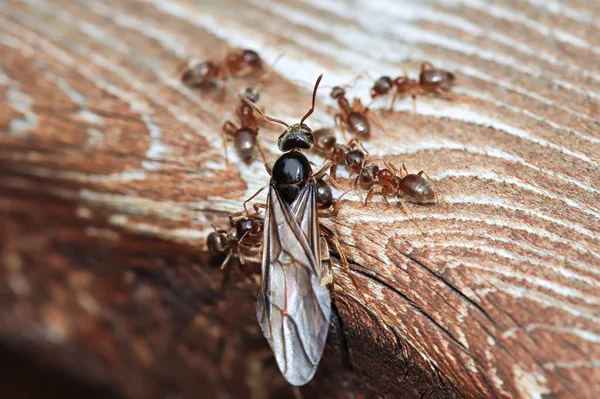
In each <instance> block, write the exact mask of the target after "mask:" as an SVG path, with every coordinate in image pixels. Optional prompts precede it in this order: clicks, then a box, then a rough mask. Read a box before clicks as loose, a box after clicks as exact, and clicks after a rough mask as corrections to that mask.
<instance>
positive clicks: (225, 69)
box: [179, 49, 267, 88]
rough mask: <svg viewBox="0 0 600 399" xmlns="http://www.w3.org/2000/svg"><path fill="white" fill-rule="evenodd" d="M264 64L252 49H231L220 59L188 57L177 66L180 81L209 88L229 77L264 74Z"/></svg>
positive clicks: (192, 85)
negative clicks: (204, 59) (207, 59)
mask: <svg viewBox="0 0 600 399" xmlns="http://www.w3.org/2000/svg"><path fill="white" fill-rule="evenodd" d="M266 68H267V67H266V65H265V63H264V61H263V60H262V58H261V57H260V55H259V54H258V53H257V52H256V51H254V50H248V49H232V50H230V51H229V52H227V54H226V55H225V58H224V59H223V60H220V61H210V60H209V61H201V60H199V59H197V58H189V59H187V60H185V61H184V62H183V64H182V65H181V67H180V68H179V72H180V74H181V81H182V82H183V83H184V84H185V85H186V86H189V87H198V88H210V87H215V86H217V85H218V84H219V83H221V82H223V81H225V80H227V79H228V78H229V77H230V76H231V77H242V76H246V75H250V74H253V75H255V76H256V77H260V76H262V75H264V74H265V70H266Z"/></svg>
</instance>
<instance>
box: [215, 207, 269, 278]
mask: <svg viewBox="0 0 600 399" xmlns="http://www.w3.org/2000/svg"><path fill="white" fill-rule="evenodd" d="M229 225H230V229H229V231H227V230H223V229H217V228H216V227H214V226H213V230H214V231H213V232H212V233H210V234H209V235H208V237H207V239H206V244H207V246H208V250H209V252H212V253H214V254H225V253H226V254H227V255H226V257H225V259H224V260H223V263H221V269H225V267H226V266H227V264H228V263H229V262H230V260H231V257H232V256H233V254H234V253H236V254H237V257H238V259H239V262H240V264H242V265H243V264H245V263H246V262H253V263H260V246H261V244H262V235H263V229H264V221H263V218H262V217H261V216H260V213H259V212H258V207H255V212H254V213H252V214H251V213H249V212H248V211H244V212H236V213H232V214H230V215H229Z"/></svg>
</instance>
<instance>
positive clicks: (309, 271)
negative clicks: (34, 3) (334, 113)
mask: <svg viewBox="0 0 600 399" xmlns="http://www.w3.org/2000/svg"><path fill="white" fill-rule="evenodd" d="M319 244H320V240H319V225H318V213H317V205H316V187H315V183H314V181H312V180H311V181H309V182H307V184H306V186H305V187H304V189H303V190H302V191H301V192H300V194H299V196H298V198H297V199H296V201H295V202H294V203H293V204H292V206H291V207H290V206H289V205H288V204H287V203H286V202H285V201H284V200H283V199H282V198H281V197H280V196H279V193H278V192H277V190H276V189H275V188H274V187H273V186H271V187H270V189H269V195H268V197H267V210H266V215H265V238H264V243H263V260H262V288H261V290H260V292H259V294H258V305H257V310H256V314H257V317H258V321H259V324H260V326H261V328H262V331H263V334H264V335H265V338H267V341H269V344H270V345H271V348H272V349H273V353H274V354H275V359H276V360H277V364H278V366H279V369H280V370H281V372H282V374H283V375H284V377H285V378H286V380H287V381H288V382H289V383H290V384H292V385H297V386H298V385H304V384H306V383H307V382H308V381H310V380H311V379H312V377H313V375H314V373H315V371H316V368H317V365H318V363H319V360H320V359H321V356H322V354H323V349H324V347H325V341H326V338H327V331H328V328H329V319H330V315H331V298H330V296H329V290H328V289H327V287H326V286H325V285H323V283H322V274H323V272H322V268H321V253H320V245H319Z"/></svg>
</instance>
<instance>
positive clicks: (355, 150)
mask: <svg viewBox="0 0 600 399" xmlns="http://www.w3.org/2000/svg"><path fill="white" fill-rule="evenodd" d="M313 135H314V136H315V146H314V147H313V148H314V149H315V150H316V151H318V152H320V153H322V154H324V155H325V157H326V159H327V160H329V161H331V167H330V168H329V176H330V177H331V178H332V179H333V180H334V181H335V179H336V176H337V166H338V165H339V164H340V163H342V162H343V163H345V164H346V166H348V168H349V169H350V174H351V175H352V174H354V173H356V174H358V173H360V171H361V170H362V167H363V164H364V162H365V157H366V156H367V155H368V154H369V152H368V151H367V150H366V149H365V148H364V147H363V145H362V144H361V143H360V142H359V141H358V140H357V139H352V140H350V141H349V142H348V144H338V143H337V140H336V138H335V134H334V132H333V130H332V129H330V128H322V129H317V130H315V131H314V132H313ZM359 147H360V148H359Z"/></svg>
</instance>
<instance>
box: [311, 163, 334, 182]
mask: <svg viewBox="0 0 600 399" xmlns="http://www.w3.org/2000/svg"><path fill="white" fill-rule="evenodd" d="M331 164H332V162H331V161H327V162H325V163H324V164H323V166H321V169H319V170H318V171H317V173H315V174H313V176H314V178H315V179H320V178H322V177H323V176H325V175H326V174H327V169H329V168H330V167H331Z"/></svg>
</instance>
